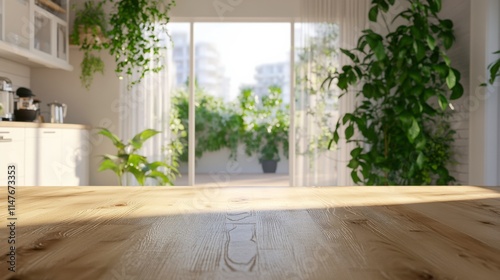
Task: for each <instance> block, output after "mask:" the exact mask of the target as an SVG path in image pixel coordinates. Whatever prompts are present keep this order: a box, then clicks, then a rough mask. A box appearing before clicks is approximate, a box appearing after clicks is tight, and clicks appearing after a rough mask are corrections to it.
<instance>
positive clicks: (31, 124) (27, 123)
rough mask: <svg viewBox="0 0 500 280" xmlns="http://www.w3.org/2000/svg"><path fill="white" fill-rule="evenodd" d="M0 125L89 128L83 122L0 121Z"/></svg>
mask: <svg viewBox="0 0 500 280" xmlns="http://www.w3.org/2000/svg"><path fill="white" fill-rule="evenodd" d="M0 127H24V128H67V129H90V126H89V125H84V124H69V123H36V122H8V121H0Z"/></svg>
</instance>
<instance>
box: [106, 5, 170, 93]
mask: <svg viewBox="0 0 500 280" xmlns="http://www.w3.org/2000/svg"><path fill="white" fill-rule="evenodd" d="M103 1H105V2H109V3H111V4H112V5H113V7H114V10H113V11H112V12H111V14H110V17H109V25H110V30H109V32H108V34H109V37H110V39H111V40H110V42H109V43H107V44H105V48H106V49H108V50H109V53H110V54H111V55H112V56H113V57H115V58H116V62H117V64H116V69H115V71H116V73H118V74H119V75H127V76H129V78H130V84H129V86H131V85H134V84H137V83H139V82H140V81H141V80H142V78H144V76H145V75H146V74H147V73H148V72H159V71H160V70H162V69H163V68H164V66H165V65H162V64H161V63H160V59H161V56H162V55H164V54H162V50H166V49H167V46H168V43H169V42H166V41H165V38H162V35H166V34H168V33H167V29H166V26H167V23H168V22H169V21H170V17H169V15H168V14H169V12H170V10H171V8H172V7H173V6H175V0H173V1H168V2H167V1H163V0H103ZM134 74H136V76H135V75H134Z"/></svg>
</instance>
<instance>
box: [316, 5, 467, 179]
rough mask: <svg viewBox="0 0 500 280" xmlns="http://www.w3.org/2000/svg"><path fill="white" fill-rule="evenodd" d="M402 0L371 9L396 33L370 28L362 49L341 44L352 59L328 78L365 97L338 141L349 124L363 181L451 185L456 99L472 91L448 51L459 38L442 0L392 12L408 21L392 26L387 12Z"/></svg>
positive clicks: (344, 121) (345, 120) (355, 173)
mask: <svg viewBox="0 0 500 280" xmlns="http://www.w3.org/2000/svg"><path fill="white" fill-rule="evenodd" d="M394 2H395V0H373V1H372V5H371V9H370V12H369V19H370V21H372V22H379V21H378V20H379V17H382V20H383V22H384V23H385V24H386V25H387V30H388V31H389V34H388V35H386V36H384V35H381V34H378V33H376V32H375V31H373V30H371V29H368V30H364V31H363V35H362V36H361V38H360V39H359V41H358V45H357V47H356V48H355V49H354V50H341V51H342V53H343V54H345V55H347V56H348V57H349V58H350V59H351V60H352V64H351V65H346V66H344V67H343V68H342V71H340V72H336V73H332V74H331V75H330V76H329V77H328V79H326V81H325V83H326V84H331V83H332V82H333V81H336V84H337V86H338V88H340V89H341V90H342V91H343V92H344V93H343V94H342V95H345V94H356V96H357V97H359V101H358V104H357V107H356V108H355V110H354V111H353V112H350V113H347V114H344V115H343V116H341V118H340V119H339V121H338V123H337V126H336V129H335V132H334V135H333V139H332V142H335V143H338V141H339V140H340V129H341V128H342V129H343V128H344V127H343V126H342V125H344V126H345V130H344V133H343V135H344V136H345V138H346V139H347V141H348V142H350V143H354V144H355V148H354V149H353V150H352V151H351V160H350V162H349V164H348V167H349V168H351V169H352V173H351V177H352V179H353V181H354V182H355V183H362V184H365V185H428V184H439V185H447V184H450V183H451V182H453V181H454V180H455V179H454V178H453V177H452V176H451V175H450V173H449V171H448V169H447V166H448V164H450V162H451V161H452V149H451V145H452V142H453V137H452V136H453V134H454V131H453V130H452V129H451V128H450V125H449V119H448V116H449V114H450V109H449V104H450V100H455V99H458V98H460V97H461V96H462V95H463V92H464V88H463V87H462V85H461V84H460V73H459V72H458V71H457V70H456V69H454V68H453V67H452V66H451V62H450V59H449V57H448V56H447V55H446V50H448V49H450V48H451V47H452V45H453V43H454V41H455V37H454V35H453V23H452V21H451V20H446V19H440V18H439V16H438V13H439V12H440V10H441V0H426V1H424V0H409V4H410V5H409V8H408V9H406V10H404V11H403V12H401V13H399V14H398V15H396V16H395V18H394V19H392V20H395V19H400V20H404V21H406V23H404V24H401V25H399V26H397V28H395V29H391V27H390V26H388V24H387V22H388V20H391V19H387V18H386V14H387V12H388V11H389V9H390V7H391V6H392V5H393V4H394ZM342 95H341V96H342ZM356 131H358V132H359V133H356Z"/></svg>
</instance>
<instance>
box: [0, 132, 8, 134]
mask: <svg viewBox="0 0 500 280" xmlns="http://www.w3.org/2000/svg"><path fill="white" fill-rule="evenodd" d="M9 133H10V131H0V134H9Z"/></svg>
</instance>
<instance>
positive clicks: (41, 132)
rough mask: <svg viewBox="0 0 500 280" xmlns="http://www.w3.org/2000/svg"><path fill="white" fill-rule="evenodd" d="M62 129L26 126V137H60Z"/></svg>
mask: <svg viewBox="0 0 500 280" xmlns="http://www.w3.org/2000/svg"><path fill="white" fill-rule="evenodd" d="M61 134H62V129H60V128H26V134H25V135H26V138H27V139H28V138H29V139H33V138H41V137H43V138H57V137H61Z"/></svg>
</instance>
